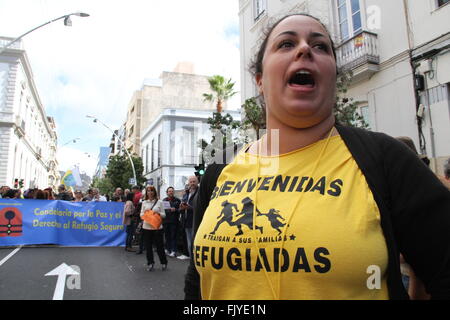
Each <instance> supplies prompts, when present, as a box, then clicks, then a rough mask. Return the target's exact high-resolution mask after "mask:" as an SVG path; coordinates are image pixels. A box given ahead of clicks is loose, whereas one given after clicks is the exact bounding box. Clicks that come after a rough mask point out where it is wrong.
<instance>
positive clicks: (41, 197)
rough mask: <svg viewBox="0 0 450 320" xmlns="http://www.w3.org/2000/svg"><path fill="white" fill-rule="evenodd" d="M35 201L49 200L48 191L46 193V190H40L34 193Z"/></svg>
mask: <svg viewBox="0 0 450 320" xmlns="http://www.w3.org/2000/svg"><path fill="white" fill-rule="evenodd" d="M34 199H36V200H48V193H47V192H46V191H44V190H40V189H38V190H37V191H36V192H35V193H34Z"/></svg>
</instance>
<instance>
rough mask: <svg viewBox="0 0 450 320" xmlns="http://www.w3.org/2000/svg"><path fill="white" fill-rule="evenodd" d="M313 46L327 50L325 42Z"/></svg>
mask: <svg viewBox="0 0 450 320" xmlns="http://www.w3.org/2000/svg"><path fill="white" fill-rule="evenodd" d="M313 48H317V49H319V50H322V51H325V52H328V46H327V45H326V44H323V43H319V44H316V45H314V46H313Z"/></svg>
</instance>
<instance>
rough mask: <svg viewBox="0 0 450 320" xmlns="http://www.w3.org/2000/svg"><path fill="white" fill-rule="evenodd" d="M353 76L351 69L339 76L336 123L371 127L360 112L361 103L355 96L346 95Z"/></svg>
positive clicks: (335, 110) (335, 111) (365, 127)
mask: <svg viewBox="0 0 450 320" xmlns="http://www.w3.org/2000/svg"><path fill="white" fill-rule="evenodd" d="M352 77H353V73H352V72H351V71H348V72H344V73H342V74H341V75H340V76H339V77H338V81H337V94H336V105H335V108H334V115H335V117H336V123H338V124H341V125H346V126H350V127H360V128H364V129H369V125H368V124H367V122H366V121H365V120H364V118H363V117H362V115H361V114H359V112H358V105H359V103H358V102H357V101H354V99H353V98H347V97H346V94H347V91H348V87H349V86H350V84H351V81H352Z"/></svg>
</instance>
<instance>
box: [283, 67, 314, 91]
mask: <svg viewBox="0 0 450 320" xmlns="http://www.w3.org/2000/svg"><path fill="white" fill-rule="evenodd" d="M289 86H290V87H292V88H293V89H298V90H300V91H311V90H312V89H314V88H315V86H316V81H315V79H314V76H313V75H312V73H311V72H310V71H308V70H299V71H297V72H295V73H294V74H293V75H292V77H291V78H290V79H289Z"/></svg>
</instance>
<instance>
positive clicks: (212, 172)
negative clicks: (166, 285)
mask: <svg viewBox="0 0 450 320" xmlns="http://www.w3.org/2000/svg"><path fill="white" fill-rule="evenodd" d="M224 167H225V165H220V164H210V165H209V166H208V167H207V169H206V171H205V175H204V176H203V178H202V181H201V183H200V187H199V190H198V192H197V194H196V195H195V198H194V202H193V207H194V220H193V234H194V239H195V235H196V234H197V230H198V227H199V226H200V223H201V222H202V219H203V215H204V213H205V211H206V209H207V208H208V205H209V200H210V198H211V195H212V191H213V190H214V188H215V186H216V182H217V179H218V177H219V175H220V173H221V172H222V169H223V168H224ZM194 256H195V248H193V253H192V254H191V257H190V258H191V259H190V263H189V266H188V269H187V272H186V276H185V286H184V293H185V297H184V298H185V300H200V299H201V293H200V276H199V274H198V272H197V269H196V268H195V263H194V258H195V257H194Z"/></svg>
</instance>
